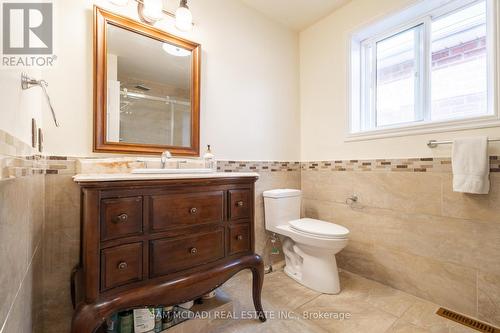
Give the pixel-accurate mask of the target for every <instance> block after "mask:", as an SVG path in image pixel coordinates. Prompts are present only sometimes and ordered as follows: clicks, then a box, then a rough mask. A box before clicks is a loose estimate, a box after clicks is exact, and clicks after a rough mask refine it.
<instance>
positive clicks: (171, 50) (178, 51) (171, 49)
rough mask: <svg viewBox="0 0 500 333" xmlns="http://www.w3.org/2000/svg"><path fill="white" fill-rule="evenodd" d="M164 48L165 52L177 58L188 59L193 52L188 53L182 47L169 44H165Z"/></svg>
mask: <svg viewBox="0 0 500 333" xmlns="http://www.w3.org/2000/svg"><path fill="white" fill-rule="evenodd" d="M162 48H163V51H165V52H167V53H168V54H170V55H173V56H176V57H188V56H190V55H191V51H188V50H186V49H183V48H181V47H178V46H175V45H172V44H169V43H163V45H162Z"/></svg>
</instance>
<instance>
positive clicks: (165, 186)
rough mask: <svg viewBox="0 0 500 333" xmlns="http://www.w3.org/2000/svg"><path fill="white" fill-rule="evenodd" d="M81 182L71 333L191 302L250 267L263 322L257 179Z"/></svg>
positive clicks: (219, 177)
mask: <svg viewBox="0 0 500 333" xmlns="http://www.w3.org/2000/svg"><path fill="white" fill-rule="evenodd" d="M130 176H131V177H126V176H123V177H122V178H120V177H117V178H116V177H115V178H109V177H108V178H106V177H104V178H102V179H98V178H96V179H92V178H91V177H85V176H84V175H82V176H76V177H75V181H76V182H77V183H78V184H79V185H80V187H81V202H82V215H81V220H82V221H81V226H82V229H81V251H80V265H79V267H77V268H76V269H75V270H74V274H73V275H72V297H73V302H74V304H75V306H76V311H75V314H74V317H73V323H72V332H73V333H91V332H94V330H95V329H97V328H98V327H99V326H100V325H101V324H102V323H103V321H104V320H105V318H106V317H108V316H110V315H112V314H113V313H114V312H117V311H121V310H126V309H131V308H138V307H144V306H168V305H174V304H179V303H182V302H185V301H189V300H193V299H195V298H197V297H200V296H202V295H203V294H206V293H208V292H210V291H211V290H213V289H215V288H217V287H218V286H220V285H221V284H223V283H224V282H225V281H226V280H228V279H229V278H230V277H231V276H233V275H234V274H236V273H237V272H239V271H241V270H243V269H250V270H251V271H252V273H253V288H252V289H253V291H252V292H253V300H254V305H255V309H256V314H257V316H258V318H259V319H260V320H261V321H265V315H264V312H263V310H262V305H261V301H260V293H261V289H262V283H263V277H264V275H263V274H264V269H263V263H262V259H261V258H260V257H259V256H258V255H256V254H255V253H254V243H255V239H254V184H255V181H256V180H257V175H256V174H246V175H245V174H242V175H239V174H229V176H228V175H227V174H214V175H212V176H210V175H204V176H202V177H196V178H194V177H191V178H182V176H176V177H171V178H170V179H151V178H147V177H144V178H143V179H141V178H140V177H135V178H134V177H133V176H134V175H130Z"/></svg>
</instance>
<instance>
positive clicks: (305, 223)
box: [290, 219, 349, 238]
mask: <svg viewBox="0 0 500 333" xmlns="http://www.w3.org/2000/svg"><path fill="white" fill-rule="evenodd" d="M290 227H291V228H292V229H295V230H298V231H301V232H304V233H307V234H311V235H314V236H319V237H327V238H346V237H347V236H348V235H349V229H347V228H345V227H343V226H341V225H338V224H335V223H330V222H325V221H320V220H315V219H300V220H294V221H290Z"/></svg>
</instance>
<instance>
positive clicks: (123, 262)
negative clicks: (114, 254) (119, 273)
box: [118, 261, 128, 270]
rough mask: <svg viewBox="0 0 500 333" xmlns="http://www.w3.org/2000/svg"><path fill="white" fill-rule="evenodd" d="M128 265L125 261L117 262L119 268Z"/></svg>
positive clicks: (121, 268)
mask: <svg viewBox="0 0 500 333" xmlns="http://www.w3.org/2000/svg"><path fill="white" fill-rule="evenodd" d="M127 267H128V264H127V263H126V262H125V261H121V262H120V263H119V264H118V269H119V270H124V269H127Z"/></svg>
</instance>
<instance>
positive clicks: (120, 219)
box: [115, 213, 128, 223]
mask: <svg viewBox="0 0 500 333" xmlns="http://www.w3.org/2000/svg"><path fill="white" fill-rule="evenodd" d="M127 220H128V215H127V214H125V213H123V214H120V215H118V216H117V217H116V219H115V222H116V223H124V222H127Z"/></svg>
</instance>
